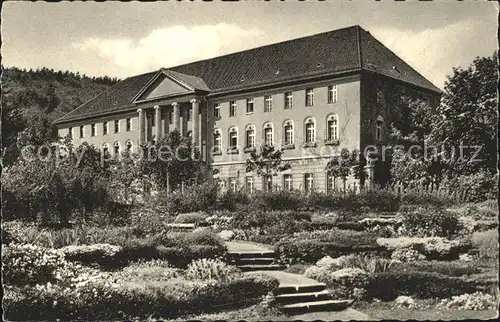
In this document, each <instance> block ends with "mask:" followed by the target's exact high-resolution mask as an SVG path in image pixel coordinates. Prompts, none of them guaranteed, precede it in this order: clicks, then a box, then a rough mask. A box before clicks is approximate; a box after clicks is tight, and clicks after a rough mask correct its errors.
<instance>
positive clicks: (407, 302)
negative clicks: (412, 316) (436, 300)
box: [394, 295, 417, 309]
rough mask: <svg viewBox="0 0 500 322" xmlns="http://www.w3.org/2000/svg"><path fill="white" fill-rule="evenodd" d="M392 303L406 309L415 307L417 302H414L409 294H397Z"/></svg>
mask: <svg viewBox="0 0 500 322" xmlns="http://www.w3.org/2000/svg"><path fill="white" fill-rule="evenodd" d="M394 304H395V305H396V306H399V307H403V308H407V309H414V308H416V307H417V304H416V303H415V300H414V299H413V298H412V297H411V296H404V295H401V296H398V297H397V298H396V299H395V300H394Z"/></svg>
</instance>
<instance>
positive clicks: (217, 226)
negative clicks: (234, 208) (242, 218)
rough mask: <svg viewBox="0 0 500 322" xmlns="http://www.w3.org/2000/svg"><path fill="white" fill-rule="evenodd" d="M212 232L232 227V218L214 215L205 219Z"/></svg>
mask: <svg viewBox="0 0 500 322" xmlns="http://www.w3.org/2000/svg"><path fill="white" fill-rule="evenodd" d="M205 221H206V222H207V224H209V225H210V226H211V227H212V229H213V230H221V229H227V228H230V227H231V226H232V223H233V221H234V217H233V216H230V215H223V214H215V215H212V216H210V217H207V218H206V219H205Z"/></svg>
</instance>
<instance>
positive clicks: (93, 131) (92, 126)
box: [90, 124, 95, 136]
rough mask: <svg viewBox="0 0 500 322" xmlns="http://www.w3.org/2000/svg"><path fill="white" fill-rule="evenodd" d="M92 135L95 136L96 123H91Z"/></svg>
mask: <svg viewBox="0 0 500 322" xmlns="http://www.w3.org/2000/svg"><path fill="white" fill-rule="evenodd" d="M90 136H95V124H92V125H90Z"/></svg>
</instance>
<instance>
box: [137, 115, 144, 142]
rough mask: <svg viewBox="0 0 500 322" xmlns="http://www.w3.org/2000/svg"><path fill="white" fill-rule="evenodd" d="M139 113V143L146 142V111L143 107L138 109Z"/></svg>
mask: <svg viewBox="0 0 500 322" xmlns="http://www.w3.org/2000/svg"><path fill="white" fill-rule="evenodd" d="M137 113H139V144H141V143H144V133H145V131H144V112H143V110H142V108H139V109H138V110H137Z"/></svg>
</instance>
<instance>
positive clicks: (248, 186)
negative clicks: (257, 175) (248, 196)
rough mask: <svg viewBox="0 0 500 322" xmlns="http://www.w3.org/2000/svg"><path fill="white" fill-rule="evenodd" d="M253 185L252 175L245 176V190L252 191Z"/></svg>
mask: <svg viewBox="0 0 500 322" xmlns="http://www.w3.org/2000/svg"><path fill="white" fill-rule="evenodd" d="M253 187H254V180H253V177H245V191H246V192H249V193H252V192H253Z"/></svg>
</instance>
